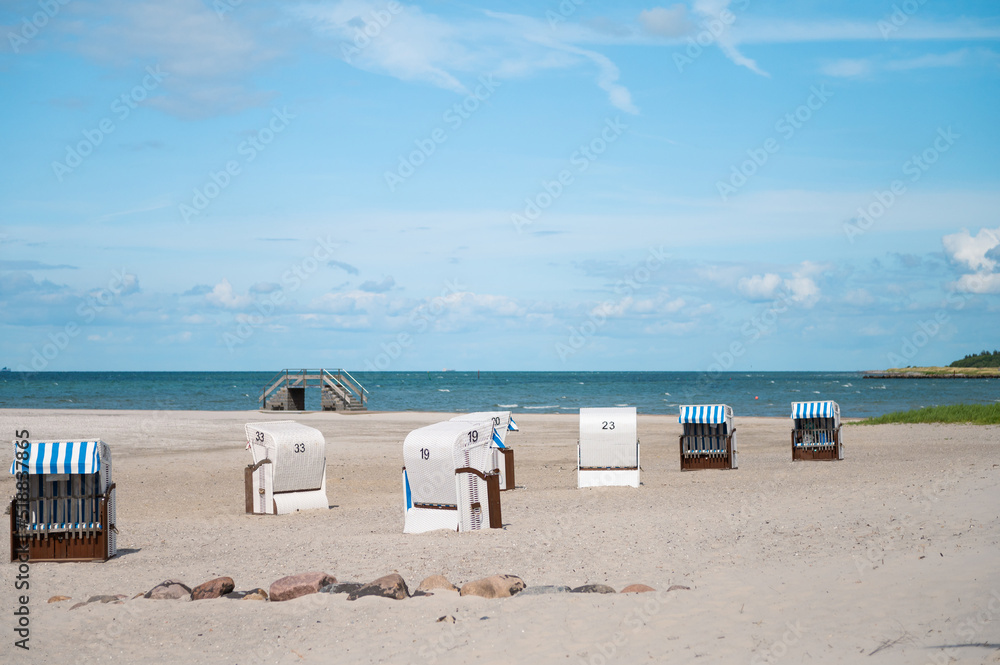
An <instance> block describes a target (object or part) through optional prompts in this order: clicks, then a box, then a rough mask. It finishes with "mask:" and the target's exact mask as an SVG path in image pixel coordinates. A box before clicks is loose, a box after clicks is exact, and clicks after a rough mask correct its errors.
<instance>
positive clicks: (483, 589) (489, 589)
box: [459, 575, 527, 598]
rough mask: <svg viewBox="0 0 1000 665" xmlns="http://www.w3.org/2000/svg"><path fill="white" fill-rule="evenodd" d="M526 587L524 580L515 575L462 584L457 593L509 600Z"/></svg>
mask: <svg viewBox="0 0 1000 665" xmlns="http://www.w3.org/2000/svg"><path fill="white" fill-rule="evenodd" d="M526 586H527V585H526V584H525V583H524V580H522V579H521V578H520V577H518V576H516V575H493V576H491V577H484V578H483V579H481V580H475V581H473V582H468V583H466V584H463V585H462V588H461V590H460V591H459V593H460V594H461V595H463V596H481V597H483V598H510V597H511V596H513V595H515V594H516V593H518V592H519V591H521V590H522V589H524V588H525V587H526Z"/></svg>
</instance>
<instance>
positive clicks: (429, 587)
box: [49, 572, 688, 610]
mask: <svg viewBox="0 0 1000 665" xmlns="http://www.w3.org/2000/svg"><path fill="white" fill-rule="evenodd" d="M439 589H440V590H448V591H457V592H459V594H460V595H462V596H480V597H482V598H509V597H511V596H514V595H522V596H529V595H540V594H548V593H616V591H615V590H614V589H613V588H611V587H609V586H607V585H605V584H587V585H584V586H580V587H576V588H570V587H568V586H536V587H528V586H527V585H526V584H525V583H524V580H522V579H521V578H520V577H517V576H516V575H493V576H491V577H484V578H483V579H480V580H475V581H473V582H468V583H466V584H464V585H462V587H461V588H459V587H457V586H455V585H454V584H452V583H451V582H449V581H448V580H447V578H445V577H444V576H443V575H432V576H430V577H428V578H426V579H424V580H423V581H422V582H421V583H420V585H419V586H418V587H417V589H416V591H415V592H413V593H412V594H411V593H410V590H409V588H408V587H407V586H406V581H405V580H404V579H403V578H402V576H400V575H399V574H397V573H392V574H391V575H385V576H384V577H380V578H378V579H377V580H374V581H372V582H368V583H362V582H340V583H338V582H337V578H336V577H334V576H333V575H329V574H327V573H323V572H311V573H300V574H298V575H289V576H288V577H282V578H281V579H279V580H275V581H274V582H272V583H271V586H270V588H269V589H268V590H267V591H265V590H264V589H259V588H258V589H251V590H250V591H236V583H235V582H233V578H231V577H218V578H216V579H214V580H209V581H208V582H205V583H204V584H199V585H198V586H196V587H195V588H193V589H192V588H191V587H189V586H187V585H186V584H184V583H183V582H180V581H178V580H165V581H163V582H161V583H160V584H157V585H156V586H155V587H153V588H152V589H150V590H149V591H147V592H145V593H140V594H137V595H136V596H135V598H140V597H142V598H149V599H152V600H206V599H210V598H232V599H237V600H270V601H272V602H280V601H285V600H292V599H293V598H299V597H301V596H306V595H309V594H312V593H346V594H347V599H348V600H357V599H358V598H361V597H364V596H377V597H381V598H393V599H396V600H402V599H404V598H411V597H417V596H432V595H434V593H433V592H434V591H435V590H439ZM679 589H685V590H686V589H688V587H685V586H680V585H677V584H675V585H673V586H671V587H670V588H669V589H667V591H676V590H679ZM647 591H655V589H654V588H653V587H650V586H647V585H645V584H631V585H629V586H627V587H625V588H624V589H622V590H621V593H644V592H647ZM127 598H128V596H125V595H120V594H119V595H109V596H91V597H90V598H89V599H88V600H86V601H84V602H81V603H77V604H75V605H73V606H72V607H71V608H70V609H73V610H75V609H76V608H78V607H83V606H84V605H89V604H90V603H122V602H124V601H125V600H126V599H127ZM64 600H72V599H71V598H69V597H68V596H53V597H52V598H49V602H50V603H54V602H60V601H64Z"/></svg>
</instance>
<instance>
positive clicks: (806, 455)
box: [792, 400, 844, 460]
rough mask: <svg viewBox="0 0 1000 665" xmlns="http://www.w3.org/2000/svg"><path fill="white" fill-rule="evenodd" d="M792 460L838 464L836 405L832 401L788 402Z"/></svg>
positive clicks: (840, 447)
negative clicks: (829, 461)
mask: <svg viewBox="0 0 1000 665" xmlns="http://www.w3.org/2000/svg"><path fill="white" fill-rule="evenodd" d="M792 423H793V427H792V459H793V460H842V459H844V444H843V442H842V441H841V438H840V405H839V404H837V403H836V402H834V401H831V400H827V401H821V402H792Z"/></svg>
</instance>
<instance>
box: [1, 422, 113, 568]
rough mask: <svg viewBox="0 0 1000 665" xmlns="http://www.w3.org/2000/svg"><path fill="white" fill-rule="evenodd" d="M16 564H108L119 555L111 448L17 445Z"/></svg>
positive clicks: (91, 444)
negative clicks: (21, 560)
mask: <svg viewBox="0 0 1000 665" xmlns="http://www.w3.org/2000/svg"><path fill="white" fill-rule="evenodd" d="M10 472H11V474H12V475H14V476H16V477H17V484H16V487H17V494H16V495H15V497H14V499H13V500H12V504H11V561H14V560H15V559H18V558H19V556H20V557H23V556H26V557H27V558H28V560H29V561H95V560H98V561H106V560H107V559H110V558H111V557H113V556H115V554H116V553H117V551H118V547H117V537H116V534H117V532H118V530H117V527H116V525H115V514H116V511H115V484H114V482H112V476H111V449H110V448H109V447H108V444H106V443H104V442H103V441H101V440H100V439H96V440H91V441H28V442H23V443H22V442H17V441H15V442H14V461H13V463H12V464H11V467H10Z"/></svg>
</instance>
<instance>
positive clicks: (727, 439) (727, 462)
mask: <svg viewBox="0 0 1000 665" xmlns="http://www.w3.org/2000/svg"><path fill="white" fill-rule="evenodd" d="M678 421H679V422H680V423H681V425H682V426H683V428H684V430H683V433H682V434H681V436H680V453H681V471H691V470H694V469H735V468H737V466H738V464H737V446H736V428H735V427H734V426H733V409H732V407H731V406H728V405H726V404H709V405H692V406H682V407H681V409H680V415H679V417H678Z"/></svg>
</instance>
